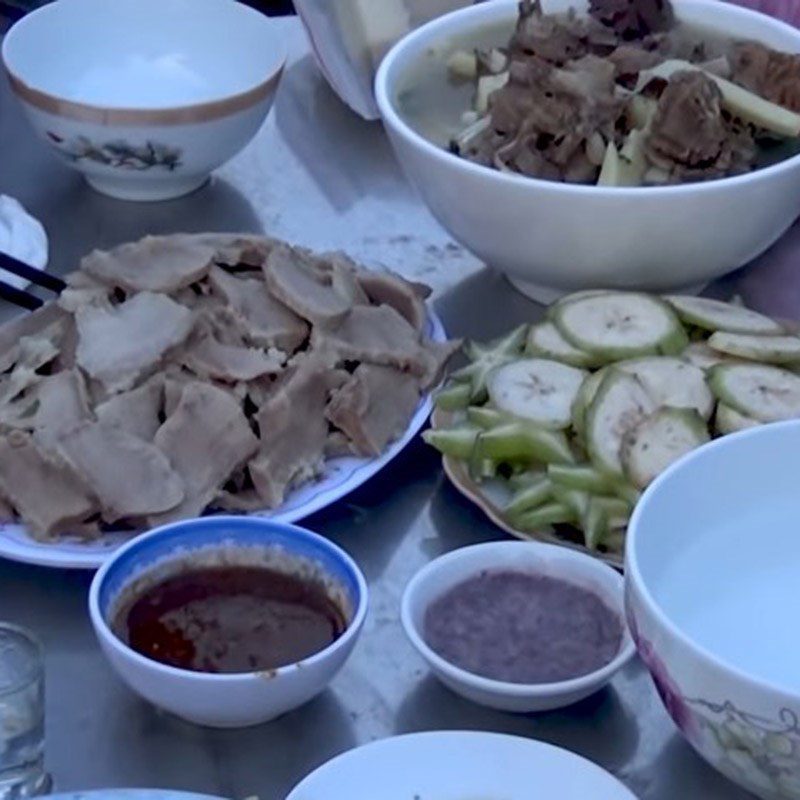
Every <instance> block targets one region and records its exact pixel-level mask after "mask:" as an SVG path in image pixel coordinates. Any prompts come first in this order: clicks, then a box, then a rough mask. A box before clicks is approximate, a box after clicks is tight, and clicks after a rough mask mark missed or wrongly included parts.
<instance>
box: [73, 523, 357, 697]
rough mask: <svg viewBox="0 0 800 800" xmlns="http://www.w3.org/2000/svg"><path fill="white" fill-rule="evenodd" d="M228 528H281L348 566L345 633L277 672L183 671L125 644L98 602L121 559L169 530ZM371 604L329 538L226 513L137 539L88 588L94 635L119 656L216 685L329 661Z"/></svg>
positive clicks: (351, 564) (349, 562) (350, 562)
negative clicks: (350, 595)
mask: <svg viewBox="0 0 800 800" xmlns="http://www.w3.org/2000/svg"><path fill="white" fill-rule="evenodd" d="M225 525H237V526H242V525H244V526H246V527H250V528H278V529H280V530H282V531H284V532H291V533H292V534H296V535H297V536H299V537H301V538H304V539H306V540H309V541H312V542H314V543H315V544H318V545H321V546H322V547H323V548H324V549H327V550H328V551H329V552H331V553H332V554H333V555H335V556H336V557H337V558H339V559H340V560H341V561H342V562H343V563H344V565H345V567H346V568H347V569H348V570H349V571H350V572H351V574H352V576H353V578H354V580H355V583H356V585H357V587H358V603H357V605H356V608H355V610H354V612H353V617H352V619H351V620H350V622H349V623H348V625H347V628H346V629H345V631H344V633H343V634H342V635H341V636H340V637H339V638H338V639H336V640H335V641H334V642H331V643H330V644H329V645H328V646H327V647H324V648H323V649H322V650H319V651H318V652H316V653H313V654H312V655H310V656H308V657H306V658H303V659H301V660H300V661H294V662H292V663H291V664H284V665H283V666H282V667H277V668H276V669H261V670H253V671H251V672H227V673H218V672H200V671H196V670H191V669H181V668H180V667H173V666H170V665H169V664H162V663H161V662H160V661H156V660H155V659H152V658H148V657H147V656H144V655H142V654H141V653H139V652H137V651H136V650H134V649H133V648H132V647H130V646H129V645H127V644H125V642H123V641H122V639H120V638H119V637H118V636H117V635H116V634H115V633H114V632H113V631H112V630H111V628H110V627H109V624H108V622H107V621H106V618H105V616H104V615H103V614H102V613H101V611H100V603H99V595H100V589H101V587H102V585H103V583H104V582H105V580H106V578H107V577H108V574H109V572H110V571H111V570H112V569H113V568H114V567H115V566H116V564H117V562H118V560H119V559H120V558H121V557H122V556H124V555H126V554H127V553H129V552H130V551H131V550H132V549H135V548H139V547H142V546H143V545H145V546H146V545H147V543H148V542H150V541H152V540H153V539H158V538H160V537H161V536H162V535H163V534H165V533H168V532H170V531H174V530H179V529H181V528H187V531H186V534H187V535H191V529H197V528H199V527H203V528H212V527H217V526H225ZM213 547H214V545H209V548H213ZM145 572H147V570H145ZM368 605H369V588H368V587H367V581H366V578H365V577H364V574H363V573H362V572H361V569H360V568H359V566H358V564H356V562H355V560H354V559H353V557H352V556H351V555H349V554H348V553H347V552H346V551H345V550H343V549H342V548H341V547H339V545H337V544H335V543H334V542H332V541H330V540H329V539H326V538H325V537H324V536H321V535H320V534H318V533H314V531H311V530H309V529H308V528H301V527H300V526H299V525H291V524H289V523H286V522H275V521H273V520H269V519H262V518H259V517H243V516H236V515H234V514H223V515H219V516H210V517H201V518H198V519H192V520H182V521H178V522H172V523H170V524H169V525H162V526H161V527H158V528H155V529H154V530H152V531H149V532H148V533H145V534H142V535H140V536H136V537H134V538H133V539H131V541H130V542H127V543H126V544H125V545H123V546H122V547H120V548H119V549H118V550H116V551H115V552H114V554H113V555H112V556H111V557H110V558H109V559H108V560H107V561H106V562H105V563H104V564H103V566H102V567H100V569H99V570H98V571H97V572H96V573H95V575H94V578H93V579H92V584H91V586H90V588H89V616H90V618H91V620H92V624H93V626H94V629H95V632H96V633H97V635H98V637H102V638H103V639H104V640H105V641H106V642H108V643H109V644H110V645H111V646H112V647H113V648H114V650H116V651H117V652H118V653H119V654H120V655H122V656H124V657H125V658H127V659H129V660H132V661H135V662H137V663H138V664H140V665H142V666H147V667H149V668H151V669H155V670H157V671H158V672H163V673H166V674H167V675H172V676H175V677H184V678H187V677H189V678H192V679H194V680H201V681H204V682H213V683H232V682H234V681H241V680H263V674H264V673H265V672H269V673H270V678H271V679H274V678H279V677H280V676H281V675H284V674H286V673H288V672H290V671H294V670H296V669H297V668H298V665H301V666H313V665H314V664H316V663H317V662H319V661H322V660H324V659H325V658H327V657H328V656H329V655H330V654H331V653H332V652H334V651H335V650H339V649H341V648H342V647H344V646H345V645H346V644H347V643H348V642H350V640H351V639H353V638H354V637H355V636H357V635H358V632H359V631H360V630H361V627H362V626H363V624H364V620H365V619H366V616H367V607H368Z"/></svg>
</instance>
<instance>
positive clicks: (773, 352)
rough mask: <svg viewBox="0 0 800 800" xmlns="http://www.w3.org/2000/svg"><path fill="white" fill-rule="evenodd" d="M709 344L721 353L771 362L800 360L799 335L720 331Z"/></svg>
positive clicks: (787, 362) (784, 362) (785, 362)
mask: <svg viewBox="0 0 800 800" xmlns="http://www.w3.org/2000/svg"><path fill="white" fill-rule="evenodd" d="M708 345H709V347H711V348H712V349H713V350H716V351H717V352H719V353H725V354H726V355H729V356H739V358H749V359H752V360H754V361H766V362H767V363H769V364H792V363H797V362H799V361H800V338H798V337H797V336H786V335H784V336H768V335H759V334H753V333H727V332H725V331H718V332H717V333H715V334H714V335H713V336H712V337H711V338H710V339H709V340H708Z"/></svg>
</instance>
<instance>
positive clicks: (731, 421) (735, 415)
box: [715, 403, 761, 436]
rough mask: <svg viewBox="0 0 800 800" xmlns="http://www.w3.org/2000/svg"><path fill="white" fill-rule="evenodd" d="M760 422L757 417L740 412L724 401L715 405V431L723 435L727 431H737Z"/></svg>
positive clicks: (753, 426)
mask: <svg viewBox="0 0 800 800" xmlns="http://www.w3.org/2000/svg"><path fill="white" fill-rule="evenodd" d="M760 424H761V423H760V422H759V421H758V420H757V419H753V418H752V417H747V416H745V415H744V414H740V413H739V412H738V411H737V410H736V409H735V408H731V407H730V406H726V405H725V403H719V405H717V415H716V417H715V427H716V429H717V433H721V434H722V435H723V436H724V435H725V434H727V433H737V432H738V431H745V430H747V429H748V428H755V427H756V426H757V425H760Z"/></svg>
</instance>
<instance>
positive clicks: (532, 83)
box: [404, 0, 800, 186]
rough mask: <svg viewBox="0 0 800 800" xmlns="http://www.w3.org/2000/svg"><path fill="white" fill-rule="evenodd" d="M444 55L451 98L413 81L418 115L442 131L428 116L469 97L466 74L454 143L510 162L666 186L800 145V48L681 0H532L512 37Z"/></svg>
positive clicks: (470, 154)
mask: <svg viewBox="0 0 800 800" xmlns="http://www.w3.org/2000/svg"><path fill="white" fill-rule="evenodd" d="M481 38H488V32H487V34H486V36H485V37H481ZM495 40H496V38H495ZM429 57H437V56H435V55H434V56H429ZM445 58H446V62H447V66H448V69H449V71H450V76H451V84H450V86H449V87H447V88H446V87H442V94H446V93H448V92H449V96H448V98H447V99H442V98H441V97H437V98H434V97H433V93H432V92H431V91H430V89H429V88H426V87H423V86H419V87H414V86H411V87H410V88H409V90H408V92H407V96H406V97H405V101H404V102H405V105H406V107H407V109H408V114H409V117H410V118H411V119H412V120H414V121H415V124H416V125H417V127H421V128H426V129H427V128H431V126H430V125H427V124H426V123H424V122H421V123H419V124H417V123H416V120H424V118H425V116H426V113H427V114H428V115H429V116H434V117H435V116H437V115H438V116H439V117H441V116H443V115H444V113H445V112H443V111H442V110H441V109H442V108H445V109H447V110H448V113H449V111H450V109H451V108H452V107H453V106H454V105H455V104H456V102H457V101H459V102H462V103H463V102H464V101H465V100H466V97H465V93H464V91H463V88H460V87H463V86H464V84H465V83H466V84H467V85H469V86H470V87H472V107H471V108H470V109H469V110H468V111H466V112H464V111H463V105H462V106H461V111H462V112H463V115H462V122H461V124H462V129H461V130H460V131H459V132H458V133H457V134H455V135H454V136H453V137H452V139H451V141H450V149H451V150H452V151H453V152H455V153H456V154H458V155H460V156H463V157H464V158H466V159H468V160H470V161H473V162H475V163H478V164H482V165H484V166H487V167H492V168H494V169H497V170H500V171H502V172H507V173H512V174H519V175H526V176H530V177H535V178H543V179H546V180H553V181H565V182H567V183H582V184H597V185H601V186H641V185H651V186H653V185H655V186H658V185H664V184H676V183H685V182H689V181H704V180H710V179H714V178H723V177H727V176H731V175H738V174H742V173H746V172H749V171H751V170H753V169H757V168H759V167H762V166H766V165H769V164H772V163H775V162H777V161H781V160H783V159H785V158H788V157H790V156H792V155H795V154H797V153H798V152H800V138H798V137H800V55H795V54H791V53H782V52H778V51H775V50H772V49H770V48H769V47H767V46H766V45H764V44H762V43H759V42H756V41H747V40H739V39H736V38H734V37H732V36H728V35H726V33H725V31H707V30H702V29H697V28H693V27H691V26H689V25H687V24H685V23H682V22H681V20H680V15H679V14H678V15H677V18H676V14H675V13H674V12H673V9H672V6H671V4H670V2H669V0H625V2H620V0H592V2H590V3H589V14H588V16H583V15H579V14H577V13H576V12H575V10H574V9H572V10H570V11H569V13H566V14H548V13H545V12H544V10H543V9H542V4H541V2H540V0H523V2H521V3H520V6H519V18H518V20H517V24H516V27H515V30H514V31H513V34H512V35H511V38H510V40H509V41H508V42H507V44H505V45H504V46H502V47H485V46H483V45H481V46H479V47H477V49H457V50H455V51H454V52H452V51H451V52H450V53H449V55H447V56H445ZM435 104H436V105H438V108H437V107H436V106H435ZM432 130H433V128H432Z"/></svg>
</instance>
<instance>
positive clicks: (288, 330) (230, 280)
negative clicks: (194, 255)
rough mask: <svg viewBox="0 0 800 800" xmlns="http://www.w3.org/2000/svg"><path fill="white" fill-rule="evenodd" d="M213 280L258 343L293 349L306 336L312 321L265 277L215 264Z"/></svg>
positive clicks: (252, 338) (248, 333)
mask: <svg viewBox="0 0 800 800" xmlns="http://www.w3.org/2000/svg"><path fill="white" fill-rule="evenodd" d="M209 281H210V283H211V285H212V286H213V287H214V290H215V291H216V292H218V293H219V294H220V295H222V297H223V298H224V299H225V300H226V301H227V303H228V305H229V306H230V308H231V310H232V311H233V312H234V314H236V315H237V316H238V317H239V319H240V320H241V322H242V325H243V327H244V329H245V331H246V333H247V335H248V338H249V339H250V340H251V341H252V342H253V343H254V344H257V345H260V346H261V347H277V348H279V349H281V350H284V351H286V352H287V353H293V352H294V351H295V350H297V348H298V347H300V345H301V344H302V343H303V342H304V341H305V340H306V337H307V336H308V324H307V323H306V322H304V321H303V320H302V319H300V317H298V316H297V314H295V313H294V312H293V311H292V310H291V309H289V308H288V307H287V306H285V305H283V303H280V302H278V301H277V300H276V299H275V298H274V297H273V296H272V295H271V294H270V293H269V291H268V290H267V285H266V283H265V282H264V281H263V280H257V279H253V278H237V277H235V276H233V275H231V274H230V273H228V272H226V271H225V270H223V269H220V268H219V267H214V268H213V269H212V270H211V273H210V275H209Z"/></svg>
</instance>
